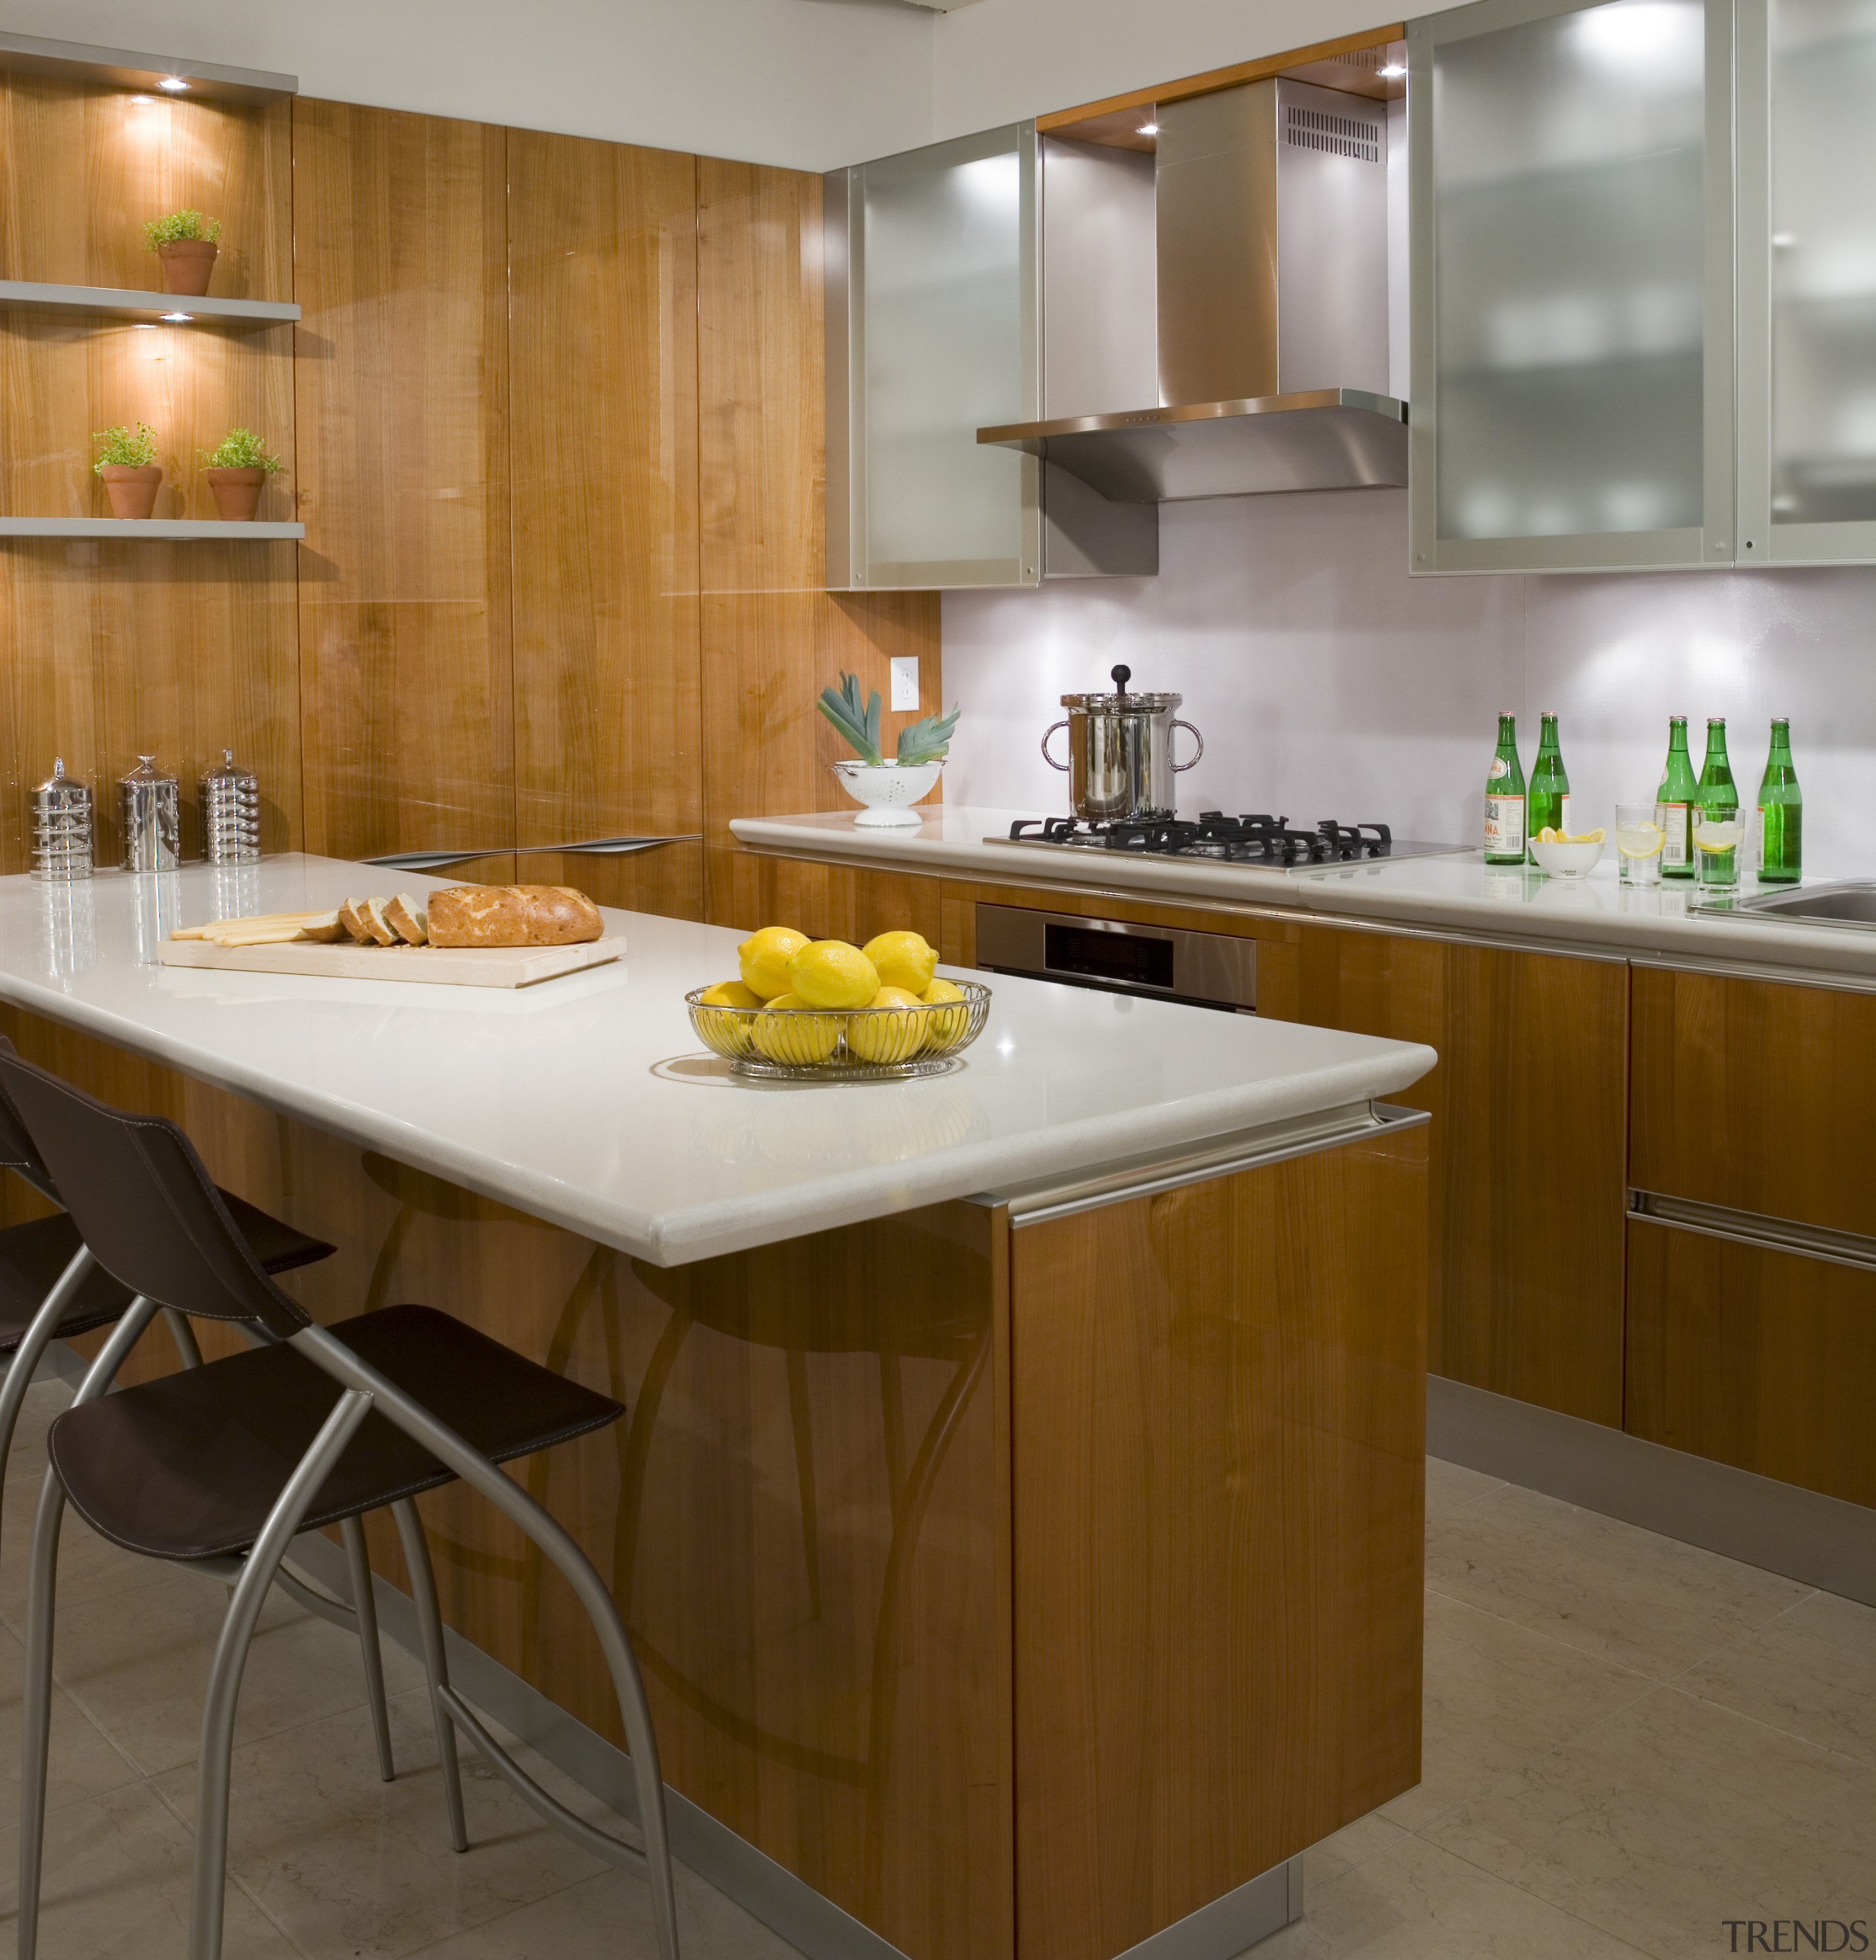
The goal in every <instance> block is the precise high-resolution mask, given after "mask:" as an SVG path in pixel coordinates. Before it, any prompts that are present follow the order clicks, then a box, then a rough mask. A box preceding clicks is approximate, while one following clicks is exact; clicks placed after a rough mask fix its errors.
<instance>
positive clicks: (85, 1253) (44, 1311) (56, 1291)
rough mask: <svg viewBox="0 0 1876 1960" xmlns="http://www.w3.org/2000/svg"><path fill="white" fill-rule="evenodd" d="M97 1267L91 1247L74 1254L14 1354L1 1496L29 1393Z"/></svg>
mask: <svg viewBox="0 0 1876 1960" xmlns="http://www.w3.org/2000/svg"><path fill="white" fill-rule="evenodd" d="M95 1265H97V1260H95V1259H94V1258H92V1256H91V1248H90V1247H89V1246H80V1247H79V1248H78V1250H77V1251H76V1252H74V1253H73V1254H72V1257H71V1258H70V1259H69V1261H68V1262H67V1263H66V1266H65V1271H63V1272H62V1273H61V1274H59V1278H58V1281H57V1282H56V1284H55V1285H54V1286H53V1287H52V1291H51V1292H50V1293H48V1294H47V1295H46V1298H45V1301H44V1303H43V1305H42V1306H40V1309H39V1311H38V1312H37V1313H36V1314H34V1315H33V1318H32V1319H31V1321H30V1322H29V1323H28V1325H27V1329H26V1332H24V1334H23V1335H21V1337H20V1344H19V1346H18V1347H17V1348H15V1349H14V1351H13V1360H12V1362H11V1365H10V1366H9V1367H8V1369H7V1374H6V1379H5V1382H4V1383H0V1497H4V1496H5V1493H6V1483H7V1459H8V1456H11V1453H12V1450H13V1432H14V1428H15V1427H17V1424H18V1422H19V1420H20V1410H21V1408H22V1406H23V1405H24V1403H25V1401H26V1392H27V1389H30V1387H31V1386H33V1376H34V1375H36V1374H37V1373H38V1372H39V1364H40V1360H41V1358H42V1357H43V1356H44V1354H45V1352H46V1349H47V1348H49V1347H50V1346H51V1345H52V1337H53V1335H56V1333H57V1332H59V1322H60V1321H62V1320H63V1319H65V1309H66V1308H67V1307H68V1306H70V1305H71V1304H72V1301H73V1300H75V1299H76V1298H77V1297H78V1289H79V1288H80V1287H81V1286H83V1285H84V1283H85V1281H86V1280H87V1278H90V1276H91V1269H92V1268H93V1267H94V1266H95Z"/></svg>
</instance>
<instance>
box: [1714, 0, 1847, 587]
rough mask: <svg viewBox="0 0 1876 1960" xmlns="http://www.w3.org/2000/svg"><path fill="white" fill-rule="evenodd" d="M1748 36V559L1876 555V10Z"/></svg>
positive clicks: (1754, 10)
mask: <svg viewBox="0 0 1876 1960" xmlns="http://www.w3.org/2000/svg"><path fill="white" fill-rule="evenodd" d="M1738 34H1739V97H1740V147H1741V154H1740V177H1741V197H1740V213H1739V270H1740V284H1739V303H1740V345H1739V353H1740V438H1741V439H1740V524H1741V552H1740V555H1741V557H1742V558H1750V559H1754V560H1758V561H1760V562H1763V561H1766V560H1769V561H1771V562H1775V563H1779V562H1782V563H1785V564H1792V563H1798V562H1811V563H1819V562H1844V561H1846V560H1857V559H1869V558H1876V4H1872V0H1742V4H1741V7H1740V11H1739V17H1738Z"/></svg>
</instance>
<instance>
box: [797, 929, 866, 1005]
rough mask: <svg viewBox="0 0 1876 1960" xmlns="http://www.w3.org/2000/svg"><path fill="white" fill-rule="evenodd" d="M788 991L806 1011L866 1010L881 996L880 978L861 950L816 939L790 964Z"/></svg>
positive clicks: (802, 948)
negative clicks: (861, 1008)
mask: <svg viewBox="0 0 1876 1960" xmlns="http://www.w3.org/2000/svg"><path fill="white" fill-rule="evenodd" d="M788 989H789V991H790V993H792V994H793V995H794V996H795V997H796V998H797V1000H799V1001H800V1002H801V1004H802V1005H803V1007H864V1006H865V1005H866V1003H867V1002H868V1001H870V1000H871V999H872V998H873V996H874V994H876V993H878V992H879V973H878V972H877V971H876V969H875V968H874V966H873V962H872V961H871V960H870V959H868V958H867V957H866V955H865V954H864V953H862V952H861V951H860V948H859V947H857V946H849V945H848V944H847V942H846V940H844V939H817V940H814V941H813V942H812V944H810V945H807V946H803V947H797V950H796V952H795V956H794V957H793V959H790V961H789V963H788Z"/></svg>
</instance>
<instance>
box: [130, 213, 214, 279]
mask: <svg viewBox="0 0 1876 1960" xmlns="http://www.w3.org/2000/svg"><path fill="white" fill-rule="evenodd" d="M143 236H144V242H145V243H146V244H147V245H148V247H149V248H150V250H151V251H152V252H154V253H155V254H156V255H157V261H158V263H160V264H161V266H162V268H163V290H164V291H165V292H166V293H178V294H188V295H189V297H190V298H196V299H199V298H201V297H202V294H205V293H206V292H207V291H208V275H210V274H211V272H214V270H215V254H216V253H218V252H219V251H220V250H221V246H220V244H219V243H218V242H217V241H218V240H219V239H220V237H221V219H220V218H205V217H203V216H202V213H201V212H199V211H172V212H170V213H169V214H168V215H167V216H166V217H163V218H151V220H150V221H149V222H148V224H145V227H144V228H143Z"/></svg>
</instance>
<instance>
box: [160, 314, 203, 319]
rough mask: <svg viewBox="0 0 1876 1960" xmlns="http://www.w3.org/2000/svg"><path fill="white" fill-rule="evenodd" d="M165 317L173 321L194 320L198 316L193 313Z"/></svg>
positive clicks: (165, 315)
mask: <svg viewBox="0 0 1876 1960" xmlns="http://www.w3.org/2000/svg"><path fill="white" fill-rule="evenodd" d="M163 317H164V319H165V320H193V319H194V318H195V317H196V316H195V315H194V314H193V313H165V314H164V316H163Z"/></svg>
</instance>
